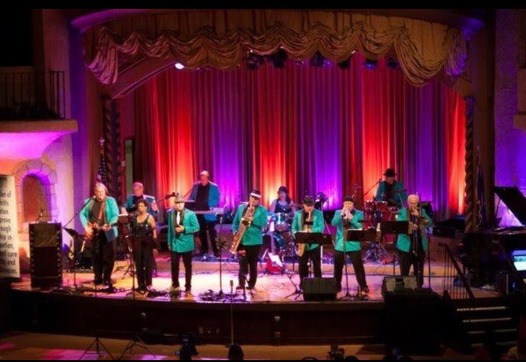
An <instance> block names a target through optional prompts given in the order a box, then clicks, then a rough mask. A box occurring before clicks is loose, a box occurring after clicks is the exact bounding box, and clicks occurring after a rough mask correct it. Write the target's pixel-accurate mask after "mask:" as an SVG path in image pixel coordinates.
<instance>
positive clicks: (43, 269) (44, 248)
mask: <svg viewBox="0 0 526 362" xmlns="http://www.w3.org/2000/svg"><path fill="white" fill-rule="evenodd" d="M29 252H30V267H31V287H32V288H42V289H48V288H52V287H57V288H58V287H61V286H62V232H61V225H60V224H58V223H36V224H29Z"/></svg>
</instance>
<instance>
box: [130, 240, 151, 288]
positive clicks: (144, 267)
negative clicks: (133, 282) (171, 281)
mask: <svg viewBox="0 0 526 362" xmlns="http://www.w3.org/2000/svg"><path fill="white" fill-rule="evenodd" d="M133 260H134V262H135V275H137V284H138V286H139V288H144V287H146V286H151V285H152V275H153V260H154V258H153V245H149V244H148V243H145V242H143V243H142V244H141V243H138V245H133Z"/></svg>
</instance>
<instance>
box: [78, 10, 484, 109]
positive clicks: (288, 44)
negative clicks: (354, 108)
mask: <svg viewBox="0 0 526 362" xmlns="http://www.w3.org/2000/svg"><path fill="white" fill-rule="evenodd" d="M179 11H180V13H179V14H178V15H177V18H175V19H174V20H173V22H172V21H171V20H170V19H172V18H171V17H168V18H167V16H169V15H170V13H174V14H177V12H179ZM235 11H236V10H234V11H232V10H228V9H198V10H196V11H195V12H194V11H193V10H190V9H132V10H129V9H128V10H126V9H104V10H101V11H95V12H91V13H89V12H88V13H87V14H86V11H84V13H83V11H82V10H70V14H69V15H70V17H71V18H73V20H72V24H73V25H74V26H75V27H77V28H78V29H79V30H80V31H81V32H82V33H84V37H85V38H86V41H85V43H84V46H85V49H84V50H85V54H86V61H87V65H88V67H89V68H90V69H91V70H92V71H93V72H94V74H95V76H96V78H97V79H98V80H99V81H100V82H101V83H102V84H104V90H103V92H104V93H105V95H106V96H109V97H110V98H112V99H118V98H120V97H122V96H123V95H125V94H127V93H128V92H130V91H132V90H133V89H135V88H136V87H137V86H139V85H140V84H142V83H144V81H146V80H147V79H149V78H151V77H152V76H154V75H155V74H158V73H160V72H162V71H164V70H165V69H167V68H168V67H169V66H171V65H172V64H174V63H175V62H176V61H180V60H183V63H184V64H186V65H189V66H190V68H194V69H195V68H201V67H206V66H211V67H218V68H220V69H231V68H234V67H235V66H238V65H239V63H240V62H241V61H242V60H243V59H242V58H243V56H242V55H241V54H240V52H242V53H243V52H245V51H246V50H248V49H254V51H255V52H256V53H257V54H261V55H270V54H271V53H273V52H275V51H276V50H277V49H278V48H277V46H278V45H279V44H282V46H283V49H284V50H285V51H287V53H289V55H291V56H292V57H294V58H298V59H300V58H302V59H307V58H309V57H310V56H311V55H312V54H314V52H316V51H320V52H321V53H322V55H324V56H325V57H326V58H327V59H330V60H331V61H333V62H339V61H341V60H342V59H347V58H348V57H349V55H350V54H352V53H350V52H351V50H352V49H355V50H357V51H361V52H363V53H364V54H372V55H373V56H374V57H375V58H383V57H385V56H387V54H393V53H396V54H398V55H399V56H400V59H399V61H400V62H401V63H400V64H401V65H402V69H403V73H404V75H405V76H406V78H408V81H409V82H410V83H412V84H415V85H423V84H425V83H427V82H428V81H429V80H430V79H432V78H439V73H440V72H442V73H446V72H447V73H448V74H449V75H448V77H449V78H457V77H458V75H460V74H461V73H460V72H462V71H463V69H464V67H465V64H467V56H466V53H465V49H464V48H463V47H464V45H463V42H465V41H466V39H469V38H470V37H471V36H472V35H473V34H475V33H476V32H477V31H478V30H479V29H480V28H481V27H482V26H483V22H482V21H481V20H480V19H477V18H476V16H478V17H479V18H480V17H481V16H480V11H473V10H472V11H464V12H463V11H461V10H458V9H449V10H448V9H444V10H443V9H433V10H432V11H430V10H426V9H413V10H407V9H328V10H324V11H320V10H316V11H313V12H312V14H311V12H310V11H305V10H301V9H298V10H294V9H291V10H265V9H261V13H260V14H259V15H258V16H257V17H254V18H253V19H252V20H247V21H242V22H239V21H238V20H236V14H237V13H236V12H235ZM239 11H241V12H243V11H244V12H246V11H247V10H241V9H239ZM248 11H249V12H248V13H247V14H245V15H250V14H251V13H250V12H251V11H252V12H253V11H254V10H248ZM283 11H285V12H287V11H288V12H292V13H294V12H296V13H297V14H296V16H295V17H293V19H292V20H290V28H289V26H288V25H285V26H283V25H280V24H282V23H281V21H288V20H286V19H288V18H283V16H284V15H286V14H285V13H283ZM258 12H259V10H258ZM79 13H80V15H79ZM237 15H239V14H237ZM252 15H253V16H255V15H256V13H254V14H252ZM289 15H290V14H289ZM142 16H144V17H145V20H141V17H142ZM201 16H202V18H201ZM221 16H225V17H226V16H228V19H226V18H225V19H224V21H222V18H221ZM267 17H270V19H267ZM305 17H306V18H305ZM303 18H305V20H302V19H303ZM128 19H129V20H128ZM135 19H137V21H136V20H135ZM148 19H149V20H148ZM200 19H203V21H202V22H201V20H200ZM146 20H148V21H147V22H146V23H144V21H146ZM152 21H157V22H158V21H161V22H163V23H161V24H160V25H156V26H153V27H152V25H151V23H152ZM167 21H169V23H166V24H164V22H167ZM427 23H429V24H428V25H421V24H427ZM148 24H150V25H148ZM163 24H164V25H163ZM236 24H237V25H236ZM284 24H288V23H284ZM421 26H424V28H422V29H420V27H421ZM206 29H208V30H206ZM236 29H238V30H236ZM315 29H316V30H315ZM415 29H416V30H418V29H420V30H418V31H420V32H422V34H424V33H425V34H427V35H422V34H420V32H418V31H417V32H416V33H415V31H416V30H415ZM447 29H450V30H447ZM451 30H456V32H453V33H451V32H450V31H451ZM298 31H299V32H300V33H297V32H298ZM378 31H379V32H380V33H379V34H376V32H378ZM459 31H460V34H463V35H459ZM196 32H197V33H202V32H204V33H203V34H201V35H199V36H196ZM276 32H278V35H276ZM282 32H283V33H282ZM306 32H308V33H309V34H308V41H307V42H306V43H305V41H306V40H305V39H307V38H305V39H304V38H303V37H300V38H297V37H298V36H299V35H302V34H303V36H307V33H306ZM205 33H206V34H208V35H204V34H205ZM329 33H330V34H332V37H329V38H327V36H328V34H329ZM431 33H432V34H435V33H436V34H437V35H436V36H439V37H440V39H441V41H442V42H445V43H443V45H441V47H442V48H430V49H429V50H426V45H425V44H426V41H427V37H428V36H430V34H431ZM287 34H288V35H290V36H291V37H292V40H290V41H289V40H286V39H289V38H288V37H285V38H284V36H288V35H287ZM453 34H456V35H453ZM130 36H131V37H130ZM189 36H190V37H191V38H189ZM203 36H204V37H203ZM225 36H226V38H225V39H224V41H227V40H228V41H227V43H230V44H235V43H236V42H237V44H238V45H236V46H235V47H232V46H233V45H232V46H230V45H229V46H228V47H227V48H224V47H223V45H222V44H223V42H224V41H221V42H219V43H218V41H219V39H221V38H222V37H225ZM335 36H336V38H334V37H335ZM364 36H365V38H364ZM433 36H434V35H433ZM262 37H268V38H267V39H269V40H268V41H267V42H266V43H265V42H262V39H263V38H262ZM442 37H444V38H442ZM125 39H126V40H125ZM176 39H181V40H180V41H179V40H176ZM331 39H337V40H331ZM440 39H439V40H440ZM190 40H191V41H190ZM121 41H122V42H121ZM232 41H233V42H232ZM269 41H270V42H269ZM333 41H336V43H334V44H333ZM152 42H155V43H152ZM203 42H204V43H203ZM282 42H283V43H282ZM326 42H328V43H327V44H325V43H326ZM264 43H265V44H264ZM329 43H330V44H329ZM200 44H202V46H203V49H201V50H200V49H199V48H200ZM206 44H210V45H206ZM212 44H213V45H212ZM410 44H413V45H410ZM143 47H144V48H143ZM196 47H197V48H196ZM192 49H193V50H192ZM203 50H204V51H203ZM218 51H219V53H217V52H218ZM209 52H210V53H209ZM223 52H227V53H223ZM311 53H312V54H311ZM325 53H327V54H325ZM174 54H175V57H177V58H178V59H174ZM448 54H449V55H448ZM227 55H228V57H227V58H225V57H224V56H227ZM117 57H118V58H117ZM218 57H223V58H221V59H220V58H218ZM434 57H436V61H431V62H430V61H429V60H430V59H433V58H434ZM117 59H118V60H117ZM185 59H186V60H187V62H188V63H187V62H185ZM122 62H123V63H122ZM461 82H463V81H461ZM462 89H464V91H461V92H459V93H460V94H461V95H463V96H465V95H466V94H468V93H470V91H469V90H467V91H466V89H465V87H462Z"/></svg>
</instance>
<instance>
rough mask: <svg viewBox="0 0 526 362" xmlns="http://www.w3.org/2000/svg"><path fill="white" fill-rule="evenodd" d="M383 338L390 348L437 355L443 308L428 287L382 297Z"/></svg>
mask: <svg viewBox="0 0 526 362" xmlns="http://www.w3.org/2000/svg"><path fill="white" fill-rule="evenodd" d="M384 306H385V318H384V323H385V324H384V328H385V329H384V333H385V335H384V337H385V343H386V346H387V347H388V348H389V349H392V348H398V349H399V350H400V352H401V353H404V354H422V355H428V354H439V353H440V344H441V340H442V339H443V336H444V335H445V324H444V321H445V320H446V318H445V313H444V311H445V308H444V306H443V302H442V300H441V298H440V296H439V295H438V294H437V293H435V292H433V291H432V290H431V289H415V290H409V291H405V292H399V293H396V292H395V293H387V294H386V296H385V303H384Z"/></svg>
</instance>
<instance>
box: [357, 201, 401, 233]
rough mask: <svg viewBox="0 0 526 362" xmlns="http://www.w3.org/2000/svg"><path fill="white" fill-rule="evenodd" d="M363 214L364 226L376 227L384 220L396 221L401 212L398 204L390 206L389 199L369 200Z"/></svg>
mask: <svg viewBox="0 0 526 362" xmlns="http://www.w3.org/2000/svg"><path fill="white" fill-rule="evenodd" d="M363 214H364V217H363V228H364V229H370V228H374V229H376V227H377V226H378V223H380V222H382V221H396V216H397V215H398V214H399V212H398V208H397V207H396V206H388V204H387V201H376V200H367V201H365V204H364V212H363Z"/></svg>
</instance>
